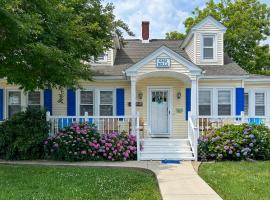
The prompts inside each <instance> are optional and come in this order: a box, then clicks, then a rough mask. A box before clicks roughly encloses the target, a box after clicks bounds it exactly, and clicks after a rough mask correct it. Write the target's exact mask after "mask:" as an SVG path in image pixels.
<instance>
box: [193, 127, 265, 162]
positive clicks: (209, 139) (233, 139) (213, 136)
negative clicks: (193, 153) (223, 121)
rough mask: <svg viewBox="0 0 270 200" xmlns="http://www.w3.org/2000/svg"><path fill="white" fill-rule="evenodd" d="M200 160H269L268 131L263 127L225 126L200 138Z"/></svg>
mask: <svg viewBox="0 0 270 200" xmlns="http://www.w3.org/2000/svg"><path fill="white" fill-rule="evenodd" d="M198 144H199V146H198V152H199V159H201V160H247V159H254V160H269V159H270V130H269V128H268V127H266V126H264V125H252V124H241V125H225V126H223V127H221V128H219V129H213V130H211V131H209V132H208V133H207V134H205V135H203V136H201V137H200V138H199V141H198Z"/></svg>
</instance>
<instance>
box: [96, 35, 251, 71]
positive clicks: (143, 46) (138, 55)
mask: <svg viewBox="0 0 270 200" xmlns="http://www.w3.org/2000/svg"><path fill="white" fill-rule="evenodd" d="M124 43H125V46H124V47H122V48H121V49H118V50H117V53H116V58H115V63H114V66H108V65H96V66H92V69H93V70H94V71H95V73H96V76H123V75H124V74H123V72H124V71H126V69H128V68H129V67H130V66H132V65H134V64H135V63H137V62H139V61H140V60H142V59H143V58H145V57H147V56H148V55H150V54H151V53H152V52H154V51H155V50H157V49H158V48H160V47H161V46H163V45H164V46H166V47H167V48H170V49H171V50H173V51H174V52H175V53H177V54H179V55H181V56H182V57H184V58H185V59H187V60H189V61H190V59H189V57H188V55H187V54H186V52H185V51H184V50H183V49H182V48H180V47H179V46H180V45H181V43H182V40H165V39H153V40H150V41H149V43H142V41H141V40H139V39H135V40H134V39H133V40H124ZM190 62H191V61H190ZM199 67H200V68H201V69H203V70H204V71H205V74H204V75H205V76H240V75H247V72H246V71H245V70H243V69H242V68H241V67H240V66H239V65H237V64H236V63H235V62H234V61H232V60H231V59H230V58H229V56H227V55H226V54H224V65H214V66H213V65H211V66H210V65H209V66H208V65H201V66H199Z"/></svg>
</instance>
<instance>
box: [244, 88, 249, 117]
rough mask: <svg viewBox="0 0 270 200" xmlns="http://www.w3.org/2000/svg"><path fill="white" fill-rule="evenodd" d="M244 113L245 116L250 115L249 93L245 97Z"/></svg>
mask: <svg viewBox="0 0 270 200" xmlns="http://www.w3.org/2000/svg"><path fill="white" fill-rule="evenodd" d="M244 112H245V115H249V93H247V92H246V93H245V95H244Z"/></svg>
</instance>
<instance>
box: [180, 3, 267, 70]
mask: <svg viewBox="0 0 270 200" xmlns="http://www.w3.org/2000/svg"><path fill="white" fill-rule="evenodd" d="M208 15H212V16H213V17H214V18H215V19H217V20H218V21H220V22H221V23H223V24H224V25H225V26H226V27H227V28H228V29H227V31H226V34H225V36H224V48H225V51H226V52H227V53H228V55H229V56H230V57H231V58H233V59H234V61H236V62H237V63H238V64H239V65H240V66H241V67H243V68H244V69H246V70H247V71H249V72H251V73H259V72H261V70H262V67H265V66H268V67H270V51H269V45H265V46H260V42H261V41H263V40H265V39H266V38H267V36H270V8H269V7H268V6H267V5H266V4H263V3H260V1H259V0H245V1H243V0H221V1H220V2H218V3H215V2H214V0H209V1H208V2H207V3H206V7H205V8H203V9H200V8H196V9H195V10H194V11H193V17H189V18H187V19H186V21H185V22H184V24H185V26H186V31H187V32H189V30H190V29H191V27H192V26H194V25H195V24H197V23H198V22H199V21H201V20H202V19H204V18H205V17H206V16H208ZM261 73H263V72H261Z"/></svg>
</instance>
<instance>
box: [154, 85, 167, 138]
mask: <svg viewBox="0 0 270 200" xmlns="http://www.w3.org/2000/svg"><path fill="white" fill-rule="evenodd" d="M169 98H170V90H169V89H150V102H149V105H150V109H149V112H150V122H151V124H150V128H151V135H153V136H156V137H158V136H160V137H166V136H169V102H170V99H169Z"/></svg>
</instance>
